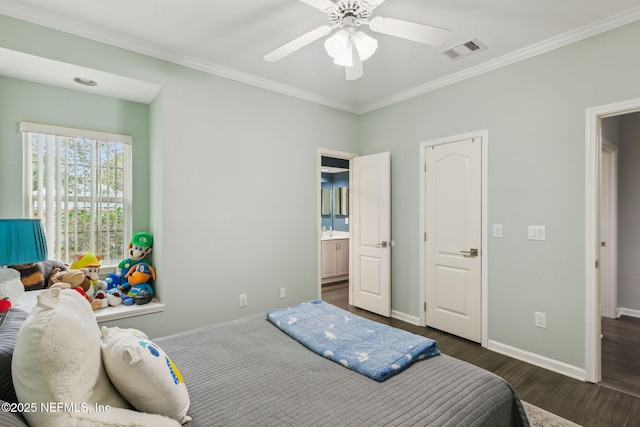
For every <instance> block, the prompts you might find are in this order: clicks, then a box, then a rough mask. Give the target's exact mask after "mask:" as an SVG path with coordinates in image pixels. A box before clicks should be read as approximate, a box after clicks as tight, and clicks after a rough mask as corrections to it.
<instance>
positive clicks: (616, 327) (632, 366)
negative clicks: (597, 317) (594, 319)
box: [602, 316, 640, 398]
mask: <svg viewBox="0 0 640 427" xmlns="http://www.w3.org/2000/svg"><path fill="white" fill-rule="evenodd" d="M602 335H603V336H602V384H603V385H605V386H606V387H609V388H613V389H614V390H620V391H623V392H625V393H628V394H631V395H634V396H636V397H638V398H640V319H636V318H633V317H628V316H621V317H620V318H619V319H607V318H604V319H602Z"/></svg>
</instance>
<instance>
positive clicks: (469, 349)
mask: <svg viewBox="0 0 640 427" xmlns="http://www.w3.org/2000/svg"><path fill="white" fill-rule="evenodd" d="M348 292H349V291H348V283H347V282H343V283H339V284H335V285H331V286H326V287H323V291H322V299H323V300H325V301H326V302H328V303H331V304H334V305H336V306H338V307H340V308H343V309H345V310H348V311H350V312H353V313H356V314H358V315H360V316H363V317H366V318H369V319H371V320H375V321H378V322H381V323H385V324H388V325H391V326H394V327H397V328H401V329H405V330H407V331H409V332H412V333H415V334H418V335H422V336H426V337H429V338H432V339H435V340H436V341H437V342H438V347H439V348H440V350H441V351H442V352H443V353H446V354H448V355H449V356H453V357H456V358H458V359H461V360H464V361H467V362H469V363H472V364H474V365H476V366H479V367H481V368H484V369H486V370H488V371H491V372H494V373H495V374H497V375H499V376H501V377H502V378H504V379H505V380H507V381H508V382H509V383H510V384H511V385H512V386H513V388H514V389H515V390H516V392H517V393H518V396H519V397H520V399H522V400H524V401H526V402H529V403H531V404H532V405H536V406H538V407H540V408H542V409H545V410H547V411H549V412H552V413H554V414H557V415H559V416H561V417H563V418H566V419H568V420H571V421H573V422H575V423H577V424H580V425H582V426H584V427H604V426H616V427H631V426H640V398H637V397H634V396H631V395H629V394H626V393H622V392H619V391H616V390H612V389H611V388H607V387H603V386H601V385H597V384H592V383H585V382H582V381H578V380H574V379H572V378H569V377H566V376H564V375H561V374H557V373H555V372H551V371H548V370H546V369H543V368H539V367H537V366H534V365H530V364H528V363H525V362H521V361H519V360H516V359H512V358H510V357H508V356H504V355H502V354H499V353H496V352H493V351H490V350H487V349H486V348H483V347H481V346H480V345H479V344H476V343H474V342H471V341H467V340H465V339H463V338H460V337H456V336H453V335H450V334H447V333H445V332H442V331H439V330H436V329H431V328H427V327H420V326H415V325H412V324H409V323H406V322H403V321H401V320H397V319H392V318H389V319H388V318H386V317H382V316H378V315H376V314H373V313H370V312H368V311H365V310H361V309H358V308H356V307H353V306H350V305H349V304H348ZM605 337H606V333H605ZM603 363H604V362H603Z"/></svg>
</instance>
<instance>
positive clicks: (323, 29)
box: [264, 25, 331, 62]
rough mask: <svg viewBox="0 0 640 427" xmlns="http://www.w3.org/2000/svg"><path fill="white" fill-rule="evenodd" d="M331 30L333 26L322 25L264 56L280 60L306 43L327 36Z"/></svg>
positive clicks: (272, 59)
mask: <svg viewBox="0 0 640 427" xmlns="http://www.w3.org/2000/svg"><path fill="white" fill-rule="evenodd" d="M330 32H331V27H330V26H329V25H322V26H320V27H318V28H316V29H315V30H311V31H309V32H308V33H306V34H303V35H301V36H300V37H298V38H295V39H293V40H291V41H290V42H289V43H287V44H285V45H283V46H280V47H279V48H277V49H275V50H273V51H271V52H269V53H267V54H266V55H265V56H264V59H265V60H267V61H269V62H276V61H279V60H281V59H282V58H284V57H285V56H287V55H289V54H291V53H293V52H295V51H296V50H298V49H302V48H303V47H305V46H306V45H308V44H310V43H313V42H314V41H316V40H318V39H319V38H322V37H324V36H326V35H327V34H329V33H330Z"/></svg>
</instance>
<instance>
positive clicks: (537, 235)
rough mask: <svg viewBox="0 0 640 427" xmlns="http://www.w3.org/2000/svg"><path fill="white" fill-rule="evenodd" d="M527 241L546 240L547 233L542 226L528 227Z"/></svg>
mask: <svg viewBox="0 0 640 427" xmlns="http://www.w3.org/2000/svg"><path fill="white" fill-rule="evenodd" d="M528 238H529V240H547V232H546V228H545V226H544V225H530V226H529V230H528Z"/></svg>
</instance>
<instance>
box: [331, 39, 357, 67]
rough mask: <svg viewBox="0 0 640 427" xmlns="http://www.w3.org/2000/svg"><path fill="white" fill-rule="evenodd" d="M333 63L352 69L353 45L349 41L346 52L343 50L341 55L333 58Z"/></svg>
mask: <svg viewBox="0 0 640 427" xmlns="http://www.w3.org/2000/svg"><path fill="white" fill-rule="evenodd" d="M356 55H357V53H356ZM333 63H334V64H336V65H342V66H344V67H353V43H352V42H351V41H349V43H348V44H347V50H345V51H344V52H343V53H342V55H340V56H339V57H337V58H335V59H334V60H333Z"/></svg>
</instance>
